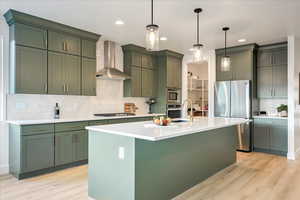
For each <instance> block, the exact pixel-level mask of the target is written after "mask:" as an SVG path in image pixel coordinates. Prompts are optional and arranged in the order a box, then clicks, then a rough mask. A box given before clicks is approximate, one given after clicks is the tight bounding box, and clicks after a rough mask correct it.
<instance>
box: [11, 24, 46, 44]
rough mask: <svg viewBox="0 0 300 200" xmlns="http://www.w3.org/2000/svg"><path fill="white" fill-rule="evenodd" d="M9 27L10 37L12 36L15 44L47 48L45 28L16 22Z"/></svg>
mask: <svg viewBox="0 0 300 200" xmlns="http://www.w3.org/2000/svg"><path fill="white" fill-rule="evenodd" d="M10 29H11V30H10V31H11V35H10V37H13V38H14V40H15V43H16V44H17V45H21V46H26V47H34V48H39V49H47V30H45V29H41V28H36V27H32V26H27V25H24V24H18V23H16V24H15V25H14V26H11V28H10ZM13 33H15V34H14V35H12V34H13Z"/></svg>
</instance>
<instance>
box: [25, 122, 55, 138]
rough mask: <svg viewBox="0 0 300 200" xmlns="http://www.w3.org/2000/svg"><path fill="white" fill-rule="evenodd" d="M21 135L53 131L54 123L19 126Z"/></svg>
mask: <svg viewBox="0 0 300 200" xmlns="http://www.w3.org/2000/svg"><path fill="white" fill-rule="evenodd" d="M21 129H22V130H21V133H22V135H37V134H45V133H51V132H54V124H37V125H25V126H22V128H21Z"/></svg>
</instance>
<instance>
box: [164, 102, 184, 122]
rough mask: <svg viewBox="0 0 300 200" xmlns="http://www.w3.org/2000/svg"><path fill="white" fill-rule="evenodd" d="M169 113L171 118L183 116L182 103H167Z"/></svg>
mask: <svg viewBox="0 0 300 200" xmlns="http://www.w3.org/2000/svg"><path fill="white" fill-rule="evenodd" d="M167 114H168V117H170V118H173V119H174V118H181V104H167Z"/></svg>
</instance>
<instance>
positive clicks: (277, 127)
mask: <svg viewBox="0 0 300 200" xmlns="http://www.w3.org/2000/svg"><path fill="white" fill-rule="evenodd" d="M287 140H288V127H287V120H285V119H254V136H253V146H254V151H263V152H267V153H274V154H280V155H286V153H287V147H288V144H287Z"/></svg>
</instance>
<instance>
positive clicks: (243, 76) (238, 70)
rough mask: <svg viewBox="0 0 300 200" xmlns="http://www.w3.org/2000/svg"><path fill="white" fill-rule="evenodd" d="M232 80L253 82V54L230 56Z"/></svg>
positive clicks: (242, 53) (244, 52)
mask: <svg viewBox="0 0 300 200" xmlns="http://www.w3.org/2000/svg"><path fill="white" fill-rule="evenodd" d="M230 59H231V67H232V80H252V52H251V51H243V52H237V53H232V54H230Z"/></svg>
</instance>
